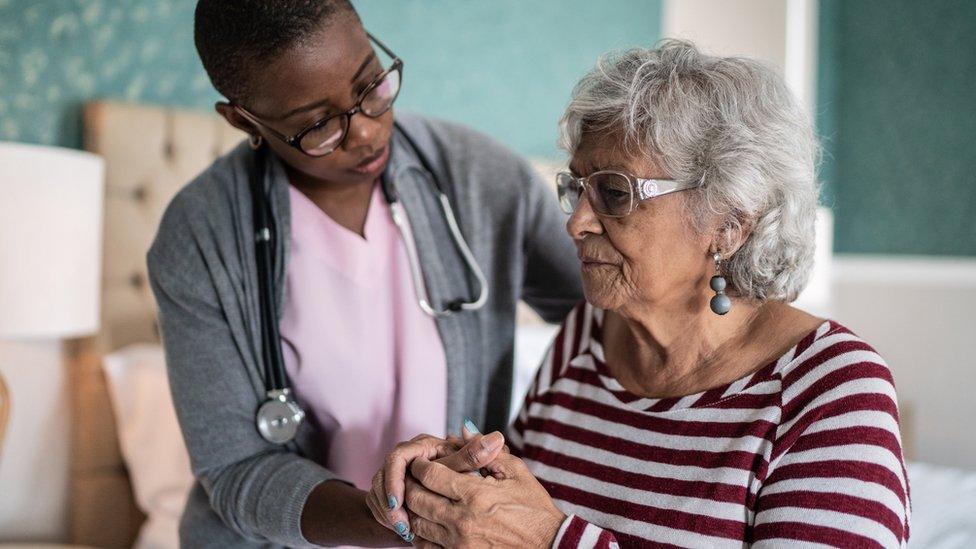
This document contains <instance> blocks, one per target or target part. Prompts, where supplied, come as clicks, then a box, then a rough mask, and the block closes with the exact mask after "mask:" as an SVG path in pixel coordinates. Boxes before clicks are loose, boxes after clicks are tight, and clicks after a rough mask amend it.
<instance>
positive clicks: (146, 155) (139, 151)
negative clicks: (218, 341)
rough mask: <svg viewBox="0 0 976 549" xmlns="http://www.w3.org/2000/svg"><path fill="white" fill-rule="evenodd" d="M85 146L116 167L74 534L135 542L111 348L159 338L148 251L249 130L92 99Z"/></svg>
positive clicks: (78, 458)
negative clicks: (106, 367) (184, 199)
mask: <svg viewBox="0 0 976 549" xmlns="http://www.w3.org/2000/svg"><path fill="white" fill-rule="evenodd" d="M84 127H85V149H86V150H89V151H91V152H94V153H97V154H100V155H102V156H103V157H104V158H105V167H106V192H105V208H104V211H105V223H104V231H105V233H104V234H105V236H104V238H105V241H104V246H103V250H104V261H103V267H102V271H103V280H102V301H101V307H102V319H101V331H100V333H99V334H98V335H97V336H96V337H93V338H87V339H81V340H75V341H72V342H71V343H70V344H69V346H68V357H67V358H68V361H69V363H70V368H69V372H70V376H71V383H70V387H71V389H70V390H71V398H72V410H73V421H72V428H73V436H72V439H73V440H72V457H71V473H70V474H71V486H70V502H69V515H70V538H71V542H72V543H75V544H79V545H91V546H96V547H110V548H114V547H129V546H130V545H131V544H132V542H133V541H134V539H135V536H136V534H137V532H138V528H139V526H140V525H141V524H142V522H143V520H144V518H145V517H144V516H143V515H142V513H141V512H140V511H139V510H138V508H137V507H136V506H135V502H134V500H133V497H132V490H131V486H130V484H129V480H128V475H127V473H126V470H125V465H124V463H123V461H122V457H121V455H120V453H119V445H118V439H117V434H116V429H115V421H114V418H113V415H112V409H111V403H110V401H109V394H108V390H107V385H106V380H105V376H104V374H103V372H102V368H101V358H102V356H104V354H105V353H108V352H112V351H114V350H117V349H119V348H121V347H123V346H125V345H128V344H131V343H144V342H155V341H157V340H158V336H157V332H156V308H155V302H154V299H153V296H152V292H151V290H150V288H149V284H148V278H147V274H146V262H145V256H146V251H147V250H148V249H149V245H150V243H151V242H152V239H153V237H154V236H155V233H156V228H157V226H158V224H159V219H160V217H161V216H162V214H163V211H164V210H165V208H166V205H167V204H168V203H169V201H170V199H171V198H172V196H173V195H174V194H175V193H176V191H178V190H179V189H180V188H181V187H182V186H183V185H185V184H186V183H187V182H189V181H190V180H191V179H192V178H193V177H194V176H195V175H197V174H198V173H199V172H200V171H202V170H203V169H204V168H206V167H207V166H208V165H209V164H210V163H211V162H212V161H213V160H214V158H216V157H217V156H219V155H220V154H222V153H224V152H225V151H227V150H229V149H230V148H232V147H233V146H234V145H236V144H237V143H239V142H240V140H241V139H242V138H243V137H244V135H243V134H242V133H241V132H239V131H237V130H235V129H233V128H232V127H231V126H230V125H228V124H227V123H226V122H225V121H223V120H222V119H220V118H219V117H218V116H217V115H215V114H214V115H208V114H203V113H198V112H186V111H180V110H175V109H168V108H162V107H152V106H144V105H133V104H126V103H115V102H95V103H90V104H88V105H86V106H85V111H84Z"/></svg>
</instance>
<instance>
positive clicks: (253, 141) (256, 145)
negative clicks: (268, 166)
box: [247, 135, 264, 150]
mask: <svg viewBox="0 0 976 549" xmlns="http://www.w3.org/2000/svg"><path fill="white" fill-rule="evenodd" d="M263 141H264V139H262V138H261V136H260V135H252V136H250V137H248V138H247V143H248V144H249V145H251V148H252V149H254V150H258V149H260V148H261V143H262V142H263Z"/></svg>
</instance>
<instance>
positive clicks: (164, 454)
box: [102, 344, 193, 549]
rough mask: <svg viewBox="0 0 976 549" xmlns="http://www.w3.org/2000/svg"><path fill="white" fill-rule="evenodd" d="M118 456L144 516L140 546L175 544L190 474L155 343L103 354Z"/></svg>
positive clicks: (157, 548) (167, 548)
mask: <svg viewBox="0 0 976 549" xmlns="http://www.w3.org/2000/svg"><path fill="white" fill-rule="evenodd" d="M102 366H103V368H104V370H105V374H106V377H107V378H108V386H109V394H110V396H111V400H112V408H113V410H114V411H115V424H116V426H117V429H118V434H119V445H120V447H121V449H122V458H123V459H124V460H125V463H126V466H127V467H128V469H129V476H130V478H131V480H132V489H133V492H134V493H135V498H136V503H137V504H138V505H139V508H140V509H142V511H143V512H144V513H145V514H146V516H147V517H148V520H147V521H146V523H145V524H144V525H143V526H142V529H141V530H140V532H139V538H138V539H137V541H136V544H135V547H136V548H138V549H171V548H172V549H178V547H179V520H180V515H181V514H182V513H183V506H184V505H185V503H186V498H187V495H188V494H189V491H190V487H191V486H192V485H193V474H192V473H191V472H190V459H189V457H188V456H187V453H186V446H185V445H184V444H183V436H182V435H181V433H180V428H179V424H178V423H177V421H176V411H175V410H174V409H173V401H172V398H171V397H170V394H169V382H168V380H167V378H166V360H165V358H164V355H163V349H162V347H160V346H159V345H148V344H146V345H130V346H128V347H125V348H123V349H120V350H118V351H116V352H114V353H111V354H109V355H108V356H106V357H105V359H104V362H103V365H102Z"/></svg>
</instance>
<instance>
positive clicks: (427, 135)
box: [147, 113, 582, 547]
mask: <svg viewBox="0 0 976 549" xmlns="http://www.w3.org/2000/svg"><path fill="white" fill-rule="evenodd" d="M397 119H398V120H399V122H400V123H401V124H402V125H404V127H405V128H406V129H407V131H408V132H409V134H410V135H411V137H413V139H414V140H415V141H416V142H417V143H418V145H419V147H420V148H421V149H422V150H423V151H424V152H425V154H426V155H427V157H428V158H430V159H431V162H432V163H433V169H434V171H435V172H438V171H439V172H440V173H439V174H438V179H439V180H440V181H441V182H442V185H444V186H445V190H446V192H447V194H448V196H449V198H450V200H451V202H452V205H453V207H454V209H455V213H456V216H457V219H458V221H459V224H460V226H461V230H462V232H463V234H464V236H465V238H466V239H467V241H468V243H469V245H470V246H471V249H472V252H473V253H474V255H475V258H476V259H477V261H478V264H479V265H480V266H481V267H482V269H483V270H484V273H485V276H486V277H487V279H488V284H489V288H490V296H489V300H488V303H487V304H486V305H485V306H484V308H482V309H481V310H479V311H477V312H464V313H460V314H454V315H451V316H447V317H443V318H439V319H438V320H437V328H438V330H439V332H440V336H441V340H442V341H443V344H444V352H445V356H446V359H447V387H448V392H447V394H448V398H447V402H446V403H445V405H446V407H447V420H448V425H446V426H445V428H446V429H447V430H448V431H456V430H457V429H458V427H457V426H458V424H459V421H460V419H461V418H462V416H468V417H471V418H472V419H474V420H475V421H477V422H479V423H480V424H481V425H483V426H484V427H485V428H487V429H500V428H503V427H504V425H505V423H506V421H507V413H508V410H509V405H510V400H511V398H510V391H511V384H512V352H513V340H514V328H515V305H516V303H517V302H518V300H519V299H524V300H525V301H526V302H527V303H529V305H531V306H532V307H533V308H534V309H535V310H536V311H538V312H539V313H540V314H541V315H542V316H543V317H544V318H546V319H547V320H549V321H552V322H558V321H561V320H562V318H563V316H565V315H566V314H567V313H568V312H569V310H570V308H571V307H572V306H573V304H574V303H576V302H577V301H578V300H579V299H581V296H582V292H581V287H580V280H579V270H578V266H577V263H576V258H575V257H574V255H575V254H574V250H573V248H572V244H571V242H570V239H569V237H568V236H567V234H566V232H565V229H564V223H565V216H563V215H562V214H561V213H560V212H559V210H558V207H557V204H556V200H555V197H554V196H553V194H552V193H551V191H549V190H548V189H547V188H545V186H544V185H543V184H542V183H541V182H539V181H538V180H537V177H536V175H535V173H534V172H533V170H532V169H531V167H530V166H529V165H528V164H527V163H526V162H525V161H524V160H522V159H520V158H519V157H518V156H516V155H515V154H513V153H512V152H510V151H508V150H507V149H505V148H504V147H502V146H500V145H499V144H498V143H496V142H494V141H492V140H491V139H489V138H487V137H485V136H483V135H481V134H478V133H476V132H474V131H471V130H469V129H466V128H463V127H460V126H457V125H453V124H449V123H445V122H441V121H435V120H430V119H426V118H421V117H418V116H416V115H404V114H402V113H398V114H397ZM391 153H392V154H391V159H390V163H389V166H388V167H387V169H386V172H385V173H384V177H391V176H396V181H397V185H398V191H399V194H400V199H401V200H402V203H403V205H404V208H405V209H406V211H407V214H408V216H409V217H410V221H411V226H412V229H413V234H414V240H415V242H416V244H417V248H418V250H419V253H420V256H421V262H422V265H423V270H424V277H425V280H426V284H427V288H428V291H429V293H430V295H431V298H432V301H433V303H435V304H437V305H442V304H444V303H446V302H448V301H450V300H453V299H455V298H457V297H459V296H474V295H476V294H475V290H476V287H475V286H476V285H475V283H474V281H473V280H471V277H470V276H468V274H467V271H466V270H465V269H464V266H463V262H462V260H461V257H460V255H459V254H458V253H457V252H456V251H455V249H454V246H453V244H452V240H451V239H450V236H449V233H448V229H447V226H446V224H445V223H444V221H443V217H442V215H441V211H440V207H439V206H438V204H437V202H436V200H435V198H434V194H433V193H432V192H430V187H429V185H430V183H429V181H428V180H427V179H425V178H424V177H423V175H422V171H421V170H420V169H418V168H420V163H419V161H418V159H417V158H416V156H415V152H414V151H413V150H412V149H411V148H410V147H409V146H406V144H405V142H404V139H403V137H402V136H400V135H399V134H398V133H395V134H394V138H393V144H392V148H391ZM269 157H270V159H271V162H270V167H271V177H269V178H268V181H266V185H267V187H268V189H269V193H270V197H271V208H272V211H273V213H274V217H275V219H276V220H277V226H276V229H277V234H278V238H277V239H276V250H275V254H274V255H275V280H276V288H277V292H276V294H277V295H276V300H277V303H278V311H279V316H280V312H281V311H282V308H283V307H282V303H283V293H284V291H283V288H284V270H285V266H287V264H288V249H289V244H290V226H291V221H290V216H289V202H288V191H287V185H288V184H287V178H286V176H285V173H284V170H283V168H282V166H281V165H280V163H279V162H278V160H277V159H274V158H273V155H269ZM252 159H253V153H252V151H251V150H250V149H249V148H248V146H247V145H246V143H242V144H241V145H240V146H238V147H237V148H236V149H234V150H233V151H231V152H230V153H228V154H227V155H225V156H223V157H221V158H220V159H218V160H217V161H216V162H214V164H213V165H212V166H211V167H210V168H208V169H207V170H206V171H204V172H203V173H202V174H200V176H198V177H197V178H196V179H195V180H193V181H192V182H191V183H190V184H188V185H187V186H186V187H185V188H183V189H182V190H181V191H180V192H179V193H178V194H177V195H176V197H175V198H174V199H173V201H172V202H171V203H170V205H169V207H168V208H167V210H166V213H165V214H164V216H163V219H162V222H161V224H160V227H159V232H158V234H157V235H156V239H155V241H154V243H153V245H152V248H151V249H150V250H149V253H148V256H147V260H148V264H149V273H150V279H151V283H152V289H153V292H154V293H155V295H156V301H157V303H158V305H159V323H160V330H161V333H162V340H163V345H164V347H165V350H166V362H167V367H168V371H169V380H170V385H171V390H172V394H173V401H174V403H175V406H176V412H177V416H178V418H179V421H180V427H181V428H182V431H183V437H184V439H185V441H186V446H187V449H188V450H189V454H190V461H191V465H192V468H193V474H194V476H195V477H196V479H197V482H196V484H195V486H194V488H193V490H192V492H191V495H190V498H189V500H188V502H187V506H186V509H185V511H184V514H183V518H182V521H181V526H180V539H181V544H182V546H183V547H230V546H235V547H278V546H282V545H284V546H308V545H309V543H308V541H307V540H305V539H304V537H303V536H302V534H301V527H300V518H301V512H302V509H303V507H304V505H305V501H306V498H307V497H308V495H309V493H310V492H311V491H312V489H313V488H314V487H315V486H316V485H318V484H319V483H321V482H323V481H325V480H328V479H332V478H335V476H334V474H333V473H332V472H330V471H329V470H328V469H326V468H325V467H323V466H322V465H321V464H322V463H323V459H322V455H321V452H320V450H321V449H322V446H323V444H322V443H321V440H322V437H321V434H320V433H317V432H315V428H314V427H313V426H312V423H313V422H310V421H306V422H304V423H303V426H302V428H301V429H300V431H299V434H298V436H297V438H296V440H295V441H294V442H292V443H290V444H288V445H287V446H276V445H273V444H270V443H268V442H266V441H265V440H264V439H262V438H261V436H260V435H259V434H258V432H257V429H256V428H255V424H254V414H255V411H256V410H257V408H258V406H259V405H260V404H261V402H263V400H264V384H263V382H262V374H261V372H262V371H263V369H262V367H261V364H260V361H261V357H262V354H261V352H260V346H261V336H260V332H259V322H260V317H259V313H258V311H259V307H258V301H257V299H258V298H257V290H256V289H257V275H256V266H255V258H254V244H253V236H252V235H253V228H252V219H251V199H250V193H249V192H248V173H249V170H250V169H251V166H252Z"/></svg>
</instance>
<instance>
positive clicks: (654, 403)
mask: <svg viewBox="0 0 976 549" xmlns="http://www.w3.org/2000/svg"><path fill="white" fill-rule="evenodd" d="M561 130H562V139H561V141H562V144H563V146H564V147H565V148H566V149H567V151H568V152H569V153H570V155H571V162H570V171H568V172H565V173H561V174H559V176H558V181H557V182H558V190H559V199H560V202H561V204H562V206H563V209H564V210H565V211H566V212H567V213H569V214H571V217H570V218H569V221H568V223H567V229H568V231H569V233H570V235H571V236H572V237H573V239H574V241H575V243H576V246H577V250H578V254H579V258H580V261H581V262H582V274H583V281H584V290H585V294H586V303H584V304H581V305H580V306H578V307H577V308H576V309H575V310H574V311H573V312H572V313H571V314H570V316H569V317H568V318H567V319H566V321H565V322H564V324H563V326H562V329H561V331H560V332H559V334H558V336H557V337H556V339H555V341H554V342H553V344H552V346H551V348H550V350H549V352H548V355H547V356H546V358H545V361H544V363H543V365H542V367H541V368H540V370H539V372H538V374H537V375H536V378H535V382H534V384H533V385H532V387H531V388H530V390H529V392H528V395H527V396H526V399H525V404H524V406H523V408H522V410H521V413H520V414H519V416H518V419H517V421H516V422H515V425H514V426H513V428H512V430H511V432H510V434H509V437H508V440H509V443H510V445H511V449H512V452H511V453H508V452H504V451H502V452H500V453H499V451H498V446H500V444H501V442H500V441H501V436H500V435H498V434H494V433H493V434H491V435H488V436H485V437H482V438H481V441H482V443H481V445H482V446H483V448H484V452H483V453H482V454H483V455H478V454H472V455H471V456H470V457H471V461H472V462H477V465H481V466H483V467H484V468H483V470H484V471H486V472H488V473H490V474H489V475H488V476H487V477H486V478H481V477H479V476H471V475H463V474H459V473H456V472H454V471H452V470H451V468H450V467H448V466H445V465H443V464H441V463H438V462H436V461H435V460H436V459H437V458H439V457H442V456H443V455H444V454H445V443H444V441H439V440H437V439H433V438H431V437H421V438H419V439H415V440H414V441H413V442H411V443H405V444H402V445H400V446H399V447H398V448H397V449H396V450H395V451H394V452H393V454H392V455H391V456H390V459H388V461H387V463H388V464H389V466H388V467H387V468H385V469H384V470H381V471H380V472H379V473H377V477H376V479H375V482H374V490H373V496H372V497H371V498H370V499H371V501H372V503H371V506H373V507H375V509H374V514H375V515H376V516H377V517H378V518H379V519H380V520H381V521H387V520H389V517H391V516H394V515H395V513H396V512H397V511H399V512H401V513H402V512H403V510H402V508H401V509H396V510H394V511H392V512H391V511H388V510H386V509H383V508H382V505H381V504H380V503H379V502H382V501H386V497H387V496H388V495H392V496H394V497H396V498H398V501H404V502H405V506H406V512H407V516H408V517H409V527H410V529H411V531H412V532H413V533H414V534H415V535H416V537H417V539H416V543H419V544H421V545H426V544H436V545H441V546H444V547H454V546H461V545H464V546H468V545H470V544H480V543H482V542H488V543H489V544H498V545H513V546H522V547H530V546H549V545H555V546H559V547H576V546H587V547H612V546H618V545H619V546H641V545H669V546H741V545H742V544H744V543H746V544H754V545H757V546H767V545H782V544H790V545H800V544H804V543H816V544H827V545H835V546H845V547H847V546H877V545H881V546H886V547H890V546H903V545H905V544H906V540H907V538H908V518H909V503H908V481H907V477H906V474H905V467H904V461H903V458H902V450H901V440H900V437H899V430H898V410H897V406H896V397H895V390H894V385H893V381H892V378H891V374H890V372H889V370H888V368H887V366H886V365H885V363H884V361H883V359H882V358H881V357H880V356H878V354H877V353H876V352H875V351H874V350H873V349H872V348H871V347H870V346H869V345H868V344H866V343H865V342H864V341H862V340H861V339H860V338H858V337H857V336H856V335H854V334H853V333H852V332H851V331H850V330H848V329H846V328H844V327H843V326H841V325H840V324H838V323H836V322H833V321H825V320H823V319H820V318H816V317H814V316H811V315H810V314H807V313H805V312H803V311H801V310H798V309H796V308H793V307H791V306H790V305H788V303H789V302H791V301H793V300H794V299H795V298H796V296H797V294H798V293H799V292H800V290H801V289H802V288H803V286H804V284H805V283H806V280H807V278H808V276H809V272H810V268H811V264H812V261H813V248H814V215H815V209H816V205H817V197H818V188H817V185H816V182H815V175H814V165H815V159H816V153H817V146H816V141H815V139H814V137H813V135H812V131H811V128H810V126H809V123H808V121H807V118H806V116H805V115H804V113H803V112H802V110H801V109H800V108H799V106H798V105H797V102H796V101H795V99H794V98H793V97H792V96H791V94H790V92H789V91H788V89H787V88H786V85H785V84H784V82H783V81H782V79H781V78H780V77H779V76H777V75H776V74H775V73H773V72H772V71H771V70H769V69H767V68H766V67H764V66H762V65H761V64H759V63H756V62H753V61H750V60H747V59H741V58H722V57H710V56H707V55H703V54H701V53H700V52H699V51H698V50H696V49H695V47H694V46H693V45H691V44H689V43H687V42H680V41H665V42H663V43H662V44H661V45H660V47H658V48H657V49H653V50H647V49H632V50H629V51H626V52H623V53H619V54H613V55H609V56H607V57H605V58H603V59H601V61H600V62H599V64H598V65H597V67H596V68H595V69H594V70H592V71H591V72H590V73H589V74H587V75H586V76H585V77H584V78H583V80H582V81H581V82H580V83H579V84H578V85H577V87H576V89H575V90H574V93H573V98H572V101H571V102H570V104H569V106H568V108H567V110H566V113H565V115H564V117H563V120H562V125H561ZM469 431H470V428H469ZM473 436H480V435H474V433H473V432H466V433H465V438H468V439H470V438H472V437H473ZM451 443H453V446H451V447H454V446H457V445H458V441H451V442H449V443H448V444H451ZM468 448H469V449H468V450H466V452H470V448H471V447H470V446H469V447H468ZM449 452H450V450H447V453H449ZM407 463H409V471H410V472H411V473H412V475H410V476H408V478H406V479H405V483H404V482H403V480H404V473H403V472H404V470H406V469H407V466H406V464H407ZM454 468H455V469H457V467H454ZM404 486H405V488H404ZM404 495H405V499H404ZM391 513H392V514H391ZM391 524H392V523H391Z"/></svg>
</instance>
